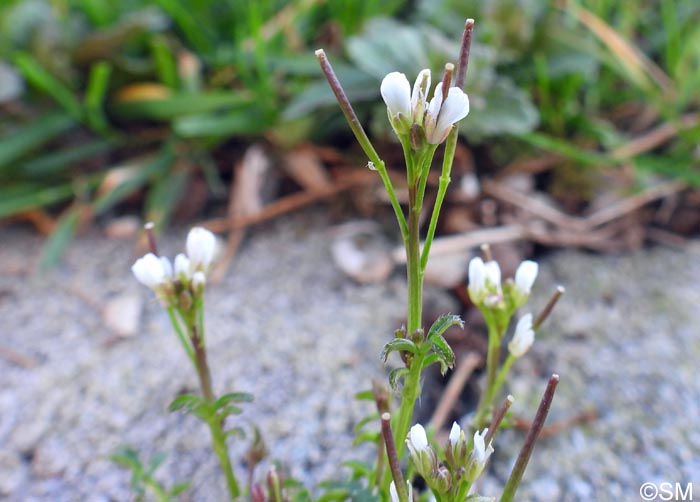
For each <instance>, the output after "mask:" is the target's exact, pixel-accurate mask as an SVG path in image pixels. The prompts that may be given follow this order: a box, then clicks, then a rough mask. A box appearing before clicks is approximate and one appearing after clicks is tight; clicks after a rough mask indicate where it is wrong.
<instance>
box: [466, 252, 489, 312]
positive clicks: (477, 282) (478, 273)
mask: <svg viewBox="0 0 700 502" xmlns="http://www.w3.org/2000/svg"><path fill="white" fill-rule="evenodd" d="M485 287H486V268H484V260H482V259H481V258H479V257H478V256H477V257H475V258H472V259H471V261H470V262H469V293H471V294H473V295H478V294H479V293H481V292H482V291H483V290H484V288H485ZM473 300H474V299H473V298H472V301H473ZM475 303H476V302H475Z"/></svg>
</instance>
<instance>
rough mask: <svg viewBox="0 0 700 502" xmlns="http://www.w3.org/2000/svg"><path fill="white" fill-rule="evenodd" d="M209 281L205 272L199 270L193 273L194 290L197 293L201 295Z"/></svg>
mask: <svg viewBox="0 0 700 502" xmlns="http://www.w3.org/2000/svg"><path fill="white" fill-rule="evenodd" d="M206 283H207V276H206V275H204V272H202V271H198V272H195V273H194V274H192V292H193V293H194V294H195V295H201V294H202V293H203V292H204V286H205V285H206Z"/></svg>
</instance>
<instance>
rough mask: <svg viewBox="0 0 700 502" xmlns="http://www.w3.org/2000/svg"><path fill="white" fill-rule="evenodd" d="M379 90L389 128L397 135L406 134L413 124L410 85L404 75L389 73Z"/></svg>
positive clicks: (395, 72)
mask: <svg viewBox="0 0 700 502" xmlns="http://www.w3.org/2000/svg"><path fill="white" fill-rule="evenodd" d="M379 90H380V92H381V94H382V99H384V102H385V103H386V108H387V113H388V115H389V122H391V127H392V128H393V129H394V131H395V132H396V134H397V135H403V134H406V133H407V132H408V130H409V129H410V127H411V124H413V112H412V109H411V85H410V84H409V83H408V79H407V78H406V75H404V74H403V73H400V72H397V71H394V72H391V73H389V74H388V75H387V76H386V77H384V80H382V85H381V86H380V88H379Z"/></svg>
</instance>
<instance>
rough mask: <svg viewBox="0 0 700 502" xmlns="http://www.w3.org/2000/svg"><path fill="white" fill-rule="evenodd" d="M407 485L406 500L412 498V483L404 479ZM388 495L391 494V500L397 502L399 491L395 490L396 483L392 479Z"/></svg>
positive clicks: (409, 500)
mask: <svg viewBox="0 0 700 502" xmlns="http://www.w3.org/2000/svg"><path fill="white" fill-rule="evenodd" d="M406 485H407V486H408V502H411V501H412V500H413V485H411V482H410V481H406ZM389 495H390V496H391V502H399V493H398V492H397V491H396V484H394V482H393V481H392V482H391V484H390V485H389Z"/></svg>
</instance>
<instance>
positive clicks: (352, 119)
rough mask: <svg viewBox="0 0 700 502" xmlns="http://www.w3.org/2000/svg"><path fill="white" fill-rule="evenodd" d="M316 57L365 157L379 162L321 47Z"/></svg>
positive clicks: (375, 162) (376, 162)
mask: <svg viewBox="0 0 700 502" xmlns="http://www.w3.org/2000/svg"><path fill="white" fill-rule="evenodd" d="M316 59H318V63H319V64H320V65H321V71H322V72H323V75H324V76H325V77H326V80H328V85H330V86H331V89H332V90H333V94H335V99H337V100H338V105H340V109H341V110H342V111H343V115H345V119H346V120H347V121H348V124H349V125H350V129H352V132H353V134H355V138H357V141H358V143H360V146H361V147H362V149H363V150H364V152H365V154H366V155H367V157H369V160H371V161H372V162H374V164H375V165H377V164H378V163H379V162H380V160H379V155H378V154H377V152H376V151H375V150H374V147H373V146H372V143H371V142H370V140H369V137H368V136H367V133H366V132H365V130H364V129H363V128H362V124H361V123H360V119H358V118H357V115H356V114H355V110H354V109H353V107H352V105H351V104H350V100H349V99H348V97H347V95H346V94H345V90H344V89H343V86H342V85H341V84H340V80H338V77H337V76H336V74H335V71H333V67H332V66H331V63H330V61H328V57H327V56H326V53H325V52H324V50H323V49H318V50H317V51H316ZM377 167H379V166H377Z"/></svg>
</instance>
